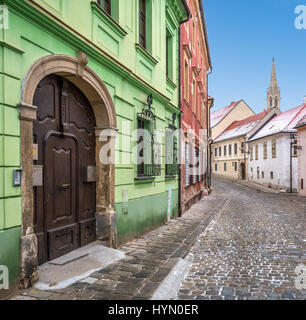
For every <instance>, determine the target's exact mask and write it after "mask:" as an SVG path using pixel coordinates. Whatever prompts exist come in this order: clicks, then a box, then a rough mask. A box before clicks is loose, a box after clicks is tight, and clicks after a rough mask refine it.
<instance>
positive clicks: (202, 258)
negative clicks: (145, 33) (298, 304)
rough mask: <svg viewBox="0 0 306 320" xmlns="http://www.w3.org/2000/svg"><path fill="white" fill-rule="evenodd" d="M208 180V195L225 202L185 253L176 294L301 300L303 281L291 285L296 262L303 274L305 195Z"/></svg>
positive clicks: (180, 296) (303, 291)
mask: <svg viewBox="0 0 306 320" xmlns="http://www.w3.org/2000/svg"><path fill="white" fill-rule="evenodd" d="M214 182H215V183H214V186H215V190H214V194H213V195H212V197H217V198H219V199H220V200H221V199H222V200H223V199H225V198H227V199H228V201H227V204H226V207H224V208H223V210H222V211H221V212H219V214H218V215H217V216H216V217H215V219H214V220H213V221H212V223H211V224H210V226H209V227H208V228H207V230H206V231H205V232H204V233H203V234H202V235H201V236H200V237H199V239H198V241H197V243H196V244H195V245H194V247H193V248H192V250H191V252H190V253H189V255H188V257H187V259H190V260H191V261H193V264H192V267H191V269H190V272H189V274H188V275H187V277H186V279H185V281H184V282H183V283H182V285H181V287H180V291H179V294H178V298H179V299H229V300H232V299H252V300H256V299H305V296H306V291H305V280H304V290H297V289H296V288H295V279H296V278H297V274H296V273H295V270H296V268H297V267H298V266H299V265H302V264H304V267H303V269H304V279H305V265H306V234H305V226H306V219H305V218H306V201H305V199H303V198H301V197H297V196H290V195H280V194H268V193H263V192H259V191H256V190H254V189H251V188H248V187H244V186H241V185H239V184H237V183H233V182H231V181H230V180H222V179H220V178H218V179H215V181H214ZM300 272H301V268H300Z"/></svg>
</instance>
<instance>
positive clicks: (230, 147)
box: [228, 144, 232, 156]
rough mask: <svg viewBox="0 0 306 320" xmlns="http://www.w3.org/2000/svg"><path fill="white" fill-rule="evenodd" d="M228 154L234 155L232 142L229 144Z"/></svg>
mask: <svg viewBox="0 0 306 320" xmlns="http://www.w3.org/2000/svg"><path fill="white" fill-rule="evenodd" d="M228 155H229V156H231V155H232V145H231V144H230V145H229V146H228Z"/></svg>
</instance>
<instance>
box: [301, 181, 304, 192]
mask: <svg viewBox="0 0 306 320" xmlns="http://www.w3.org/2000/svg"><path fill="white" fill-rule="evenodd" d="M301 190H304V179H301Z"/></svg>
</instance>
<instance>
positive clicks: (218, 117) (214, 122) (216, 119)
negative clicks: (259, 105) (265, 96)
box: [210, 100, 255, 140]
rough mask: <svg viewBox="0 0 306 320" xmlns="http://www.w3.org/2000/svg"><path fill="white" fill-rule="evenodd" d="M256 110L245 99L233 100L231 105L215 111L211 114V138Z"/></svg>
mask: <svg viewBox="0 0 306 320" xmlns="http://www.w3.org/2000/svg"><path fill="white" fill-rule="evenodd" d="M254 114H255V112H254V111H253V110H252V109H251V108H250V107H249V106H248V105H247V104H246V103H245V101H244V100H239V101H236V102H232V103H231V104H230V105H229V106H227V107H224V108H222V109H220V110H217V111H214V112H212V113H211V116H210V129H211V138H212V139H213V140H214V139H216V138H217V137H218V136H219V135H220V134H221V133H222V132H223V131H224V130H225V129H226V128H228V127H229V126H230V125H231V124H232V123H233V122H234V121H239V120H243V119H246V118H248V117H250V116H252V115H254Z"/></svg>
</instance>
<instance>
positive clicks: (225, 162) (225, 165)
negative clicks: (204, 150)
mask: <svg viewBox="0 0 306 320" xmlns="http://www.w3.org/2000/svg"><path fill="white" fill-rule="evenodd" d="M224 171H226V162H224Z"/></svg>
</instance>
